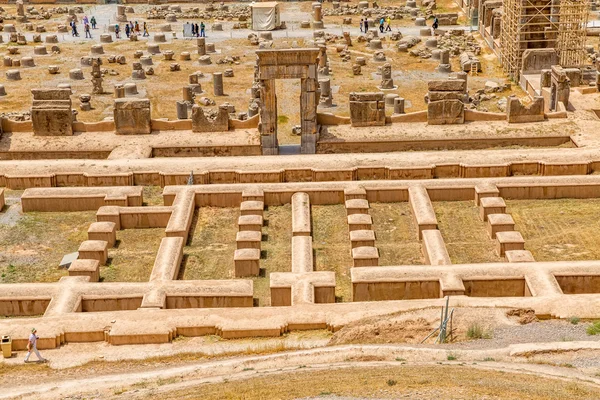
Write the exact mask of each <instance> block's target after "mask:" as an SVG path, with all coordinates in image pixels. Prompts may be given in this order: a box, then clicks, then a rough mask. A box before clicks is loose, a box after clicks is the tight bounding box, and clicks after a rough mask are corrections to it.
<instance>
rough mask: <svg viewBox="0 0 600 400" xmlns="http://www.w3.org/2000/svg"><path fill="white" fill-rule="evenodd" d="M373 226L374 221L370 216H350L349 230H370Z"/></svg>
mask: <svg viewBox="0 0 600 400" xmlns="http://www.w3.org/2000/svg"><path fill="white" fill-rule="evenodd" d="M372 226H373V219H372V218H371V216H370V215H369V214H352V215H348V230H349V231H350V232H352V231H358V230H370V229H371V227H372Z"/></svg>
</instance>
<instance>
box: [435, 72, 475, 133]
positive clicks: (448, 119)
mask: <svg viewBox="0 0 600 400" xmlns="http://www.w3.org/2000/svg"><path fill="white" fill-rule="evenodd" d="M428 87H429V93H428V100H429V102H428V103H427V123H428V124H429V125H445V124H462V123H464V122H465V105H464V101H465V95H466V93H467V82H466V81H465V80H464V79H446V80H437V81H429V82H428Z"/></svg>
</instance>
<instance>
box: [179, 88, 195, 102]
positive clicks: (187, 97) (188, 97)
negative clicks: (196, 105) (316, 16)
mask: <svg viewBox="0 0 600 400" xmlns="http://www.w3.org/2000/svg"><path fill="white" fill-rule="evenodd" d="M182 94H183V101H184V102H187V103H193V102H194V93H193V90H192V87H191V86H184V87H183V90H182Z"/></svg>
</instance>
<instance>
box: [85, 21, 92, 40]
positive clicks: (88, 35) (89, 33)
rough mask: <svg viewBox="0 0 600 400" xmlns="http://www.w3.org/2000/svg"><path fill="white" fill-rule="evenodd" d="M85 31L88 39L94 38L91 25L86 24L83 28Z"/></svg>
mask: <svg viewBox="0 0 600 400" xmlns="http://www.w3.org/2000/svg"><path fill="white" fill-rule="evenodd" d="M83 30H84V31H85V37H86V39H87V38H90V39H91V38H92V33H91V32H90V24H85V26H84V27H83Z"/></svg>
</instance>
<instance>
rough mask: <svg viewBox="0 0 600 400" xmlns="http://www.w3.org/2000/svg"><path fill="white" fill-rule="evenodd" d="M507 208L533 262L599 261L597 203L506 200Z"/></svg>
mask: <svg viewBox="0 0 600 400" xmlns="http://www.w3.org/2000/svg"><path fill="white" fill-rule="evenodd" d="M506 205H507V207H506V212H507V213H509V214H511V215H512V217H513V219H514V220H515V230H518V231H519V232H521V235H523V238H524V239H525V249H527V250H529V251H531V253H532V254H533V257H534V258H535V260H536V261H563V260H597V259H599V258H600V238H599V237H598V232H599V230H600V221H599V220H598V218H597V216H598V215H599V212H600V199H558V200H507V201H506Z"/></svg>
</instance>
